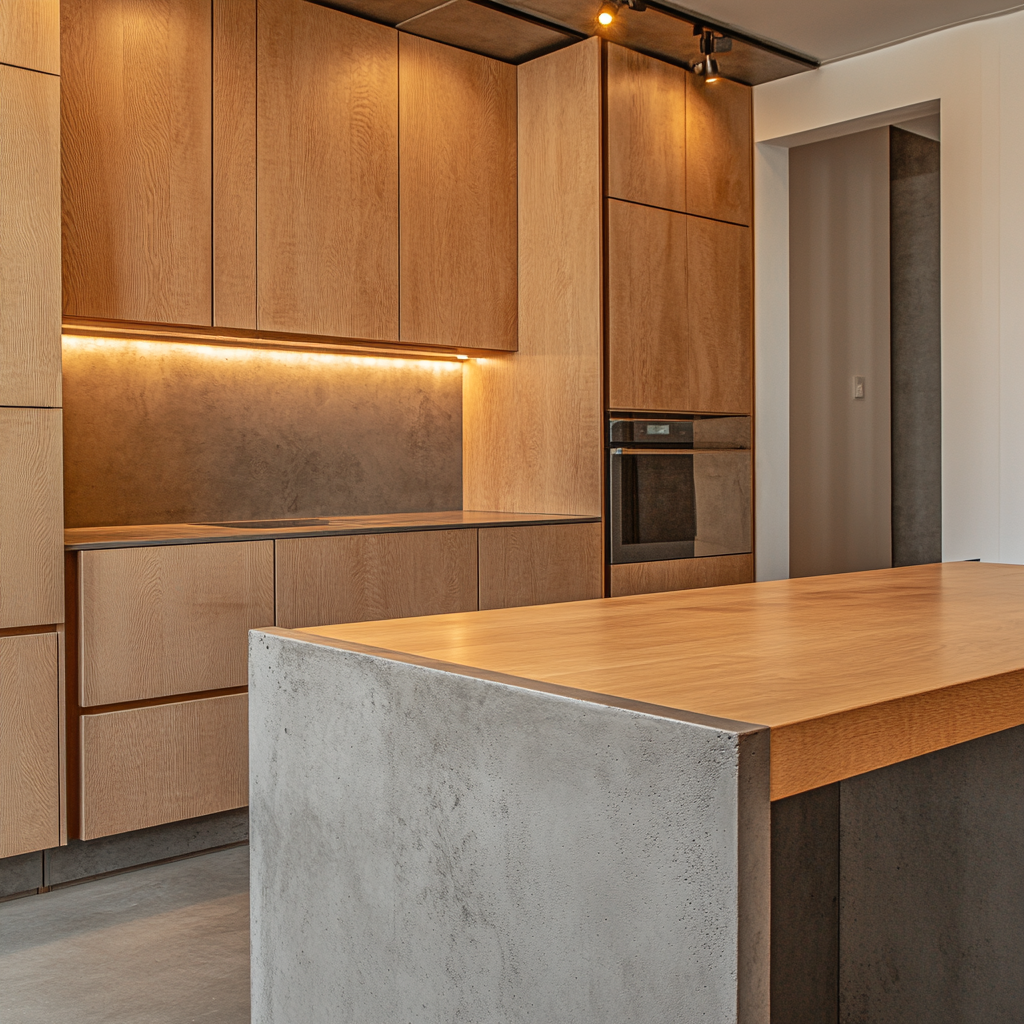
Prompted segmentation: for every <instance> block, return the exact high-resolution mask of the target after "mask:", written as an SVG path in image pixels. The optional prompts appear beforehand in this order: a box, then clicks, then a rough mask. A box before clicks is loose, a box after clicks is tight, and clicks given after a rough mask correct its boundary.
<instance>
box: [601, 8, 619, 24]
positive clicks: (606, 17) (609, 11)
mask: <svg viewBox="0 0 1024 1024" xmlns="http://www.w3.org/2000/svg"><path fill="white" fill-rule="evenodd" d="M618 13H619V5H618V4H604V5H603V6H602V7H601V10H599V11H598V12H597V21H598V24H599V25H610V24H611V23H612V22H613V21H614V20H615V15H616V14H618Z"/></svg>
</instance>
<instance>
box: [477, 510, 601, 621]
mask: <svg viewBox="0 0 1024 1024" xmlns="http://www.w3.org/2000/svg"><path fill="white" fill-rule="evenodd" d="M479 538H480V546H479V551H480V555H479V557H480V607H481V608H514V607H516V606H517V605H525V604H555V603H556V602H560V601H585V600H587V599H589V598H595V597H601V596H602V594H603V590H604V528H603V527H602V525H601V524H600V523H581V524H578V525H572V524H566V525H564V526H522V527H515V528H509V527H505V528H502V529H491V530H481V531H480V533H479Z"/></svg>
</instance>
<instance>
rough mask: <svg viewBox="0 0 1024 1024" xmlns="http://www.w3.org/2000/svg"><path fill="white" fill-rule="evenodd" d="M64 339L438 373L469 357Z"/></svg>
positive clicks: (94, 345)
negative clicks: (431, 356) (412, 369)
mask: <svg viewBox="0 0 1024 1024" xmlns="http://www.w3.org/2000/svg"><path fill="white" fill-rule="evenodd" d="M61 340H62V342H63V343H64V344H65V345H67V346H69V347H71V348H75V349H79V350H81V351H94V352H99V351H104V350H110V349H113V348H119V349H121V350H122V351H126V350H130V351H132V352H138V353H139V354H140V355H145V356H156V357H159V356H161V355H167V354H169V353H171V352H178V353H181V354H184V355H189V356H193V357H196V358H202V359H209V360H211V361H214V362H222V363H224V362H237V361H243V360H244V361H256V360H263V361H265V362H277V363H285V364H287V365H290V366H305V367H314V366H316V365H318V364H320V365H322V364H323V363H329V364H333V365H338V364H345V363H347V364H350V365H352V366H359V367H367V368H369V367H377V368H380V369H401V368H403V367H412V366H414V367H416V368H418V369H422V370H432V371H434V372H435V373H438V372H450V371H452V370H460V369H461V368H462V365H463V363H464V361H465V360H466V359H467V358H468V357H467V356H462V355H458V356H451V355H447V354H444V355H440V356H438V357H437V358H417V357H416V356H409V355H405V354H400V353H396V354H395V355H393V356H392V355H387V356H385V355H378V354H374V355H361V354H359V353H353V352H330V351H322V352H318V351H310V350H309V349H302V350H296V351H290V350H288V349H280V348H270V347H263V346H246V345H230V344H227V345H225V344H216V343H206V344H204V343H202V342H192V341H177V340H174V341H162V340H161V341H143V340H138V339H135V338H117V337H102V336H86V335H78V334H65V335H62V337H61Z"/></svg>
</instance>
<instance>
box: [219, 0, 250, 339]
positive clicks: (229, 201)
mask: <svg viewBox="0 0 1024 1024" xmlns="http://www.w3.org/2000/svg"><path fill="white" fill-rule="evenodd" d="M212 45H213V324H214V326H215V327H241V328H254V327H255V326H256V0H213V44H212Z"/></svg>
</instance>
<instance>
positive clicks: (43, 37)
mask: <svg viewBox="0 0 1024 1024" xmlns="http://www.w3.org/2000/svg"><path fill="white" fill-rule="evenodd" d="M0 64H13V65H15V66H16V67H19V68H30V69H31V70H32V71H45V72H46V73H47V74H50V75H59V74H60V0H0ZM0 93H2V94H4V95H6V89H0Z"/></svg>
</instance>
